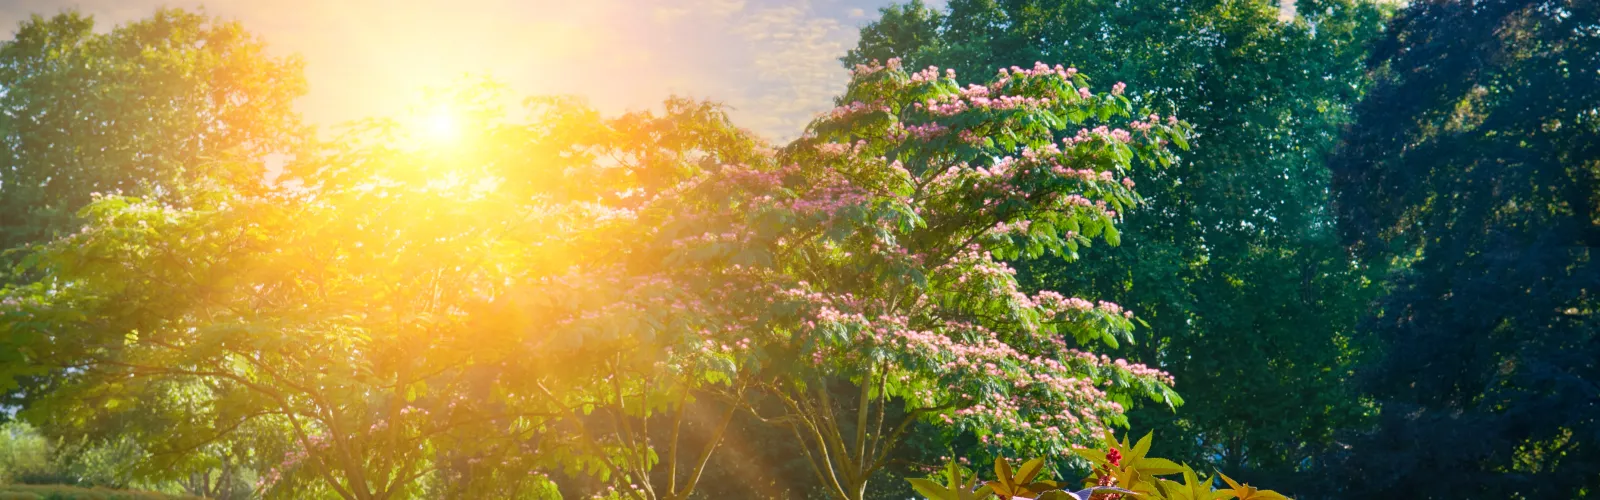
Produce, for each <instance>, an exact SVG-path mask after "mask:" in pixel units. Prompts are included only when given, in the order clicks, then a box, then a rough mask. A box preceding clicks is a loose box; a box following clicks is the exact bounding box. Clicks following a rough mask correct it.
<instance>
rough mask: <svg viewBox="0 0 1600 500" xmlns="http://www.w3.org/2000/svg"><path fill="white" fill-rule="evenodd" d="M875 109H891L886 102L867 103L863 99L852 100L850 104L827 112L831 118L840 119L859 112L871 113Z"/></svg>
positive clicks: (884, 110)
mask: <svg viewBox="0 0 1600 500" xmlns="http://www.w3.org/2000/svg"><path fill="white" fill-rule="evenodd" d="M873 111H883V112H888V111H889V106H888V105H885V104H883V103H881V102H875V103H865V102H861V101H851V102H850V104H846V105H843V106H839V107H836V108H833V109H832V110H829V111H828V113H827V116H828V118H831V119H834V120H840V119H844V118H849V117H851V116H855V115H858V114H863V113H870V112H873Z"/></svg>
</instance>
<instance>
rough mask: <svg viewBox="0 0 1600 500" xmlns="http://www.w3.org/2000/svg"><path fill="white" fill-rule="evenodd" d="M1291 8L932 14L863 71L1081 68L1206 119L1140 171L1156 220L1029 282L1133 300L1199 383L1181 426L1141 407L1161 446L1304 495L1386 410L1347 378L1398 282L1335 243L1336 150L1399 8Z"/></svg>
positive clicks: (1022, 5) (1052, 0) (1163, 352)
mask: <svg viewBox="0 0 1600 500" xmlns="http://www.w3.org/2000/svg"><path fill="white" fill-rule="evenodd" d="M1278 3H1279V2H1268V1H1253V0H1133V1H1127V0H1119V1H1114V2H1113V1H1109V0H1106V1H1101V0H1024V1H1007V2H995V1H981V0H951V1H950V2H948V5H947V8H945V9H942V10H934V9H928V8H926V7H925V6H923V5H922V4H920V3H915V2H913V3H910V4H906V5H903V6H896V7H893V8H891V9H889V10H886V11H885V12H884V16H883V18H882V19H881V20H880V21H878V22H875V23H873V24H870V25H868V26H866V27H865V28H863V29H862V37H861V42H860V44H858V46H857V47H856V48H854V49H852V50H851V52H850V54H849V55H848V56H847V57H845V58H844V61H845V63H846V64H847V65H853V64H859V63H861V62H863V61H867V60H873V59H880V60H881V59H887V58H890V57H900V58H903V59H904V61H905V63H906V64H908V65H915V66H922V65H937V66H939V67H941V68H944V67H948V68H954V69H955V70H957V72H958V73H962V74H971V73H980V74H981V73H988V72H991V71H994V69H995V68H999V67H1010V66H1013V65H1017V66H1023V67H1027V66H1028V65H1031V64H1032V62H1033V61H1036V60H1044V61H1061V62H1064V63H1070V64H1071V65H1072V66H1075V67H1077V68H1078V69H1080V70H1082V71H1083V72H1084V73H1086V74H1091V75H1094V76H1096V77H1097V88H1104V87H1105V86H1107V85H1109V84H1111V83H1114V82H1118V81H1122V82H1126V83H1127V84H1128V89H1129V99H1130V100H1132V101H1133V102H1135V103H1137V104H1138V105H1141V106H1148V107H1151V108H1154V109H1156V110H1158V111H1160V112H1162V113H1169V112H1170V113H1175V114H1177V115H1179V116H1182V117H1183V118H1184V119H1185V120H1187V121H1188V122H1190V123H1192V124H1193V125H1194V128H1195V131H1196V132H1197V134H1198V135H1199V136H1200V137H1201V138H1202V139H1203V140H1201V141H1199V142H1197V143H1196V144H1195V146H1194V148H1193V149H1190V150H1188V151H1184V152H1181V153H1180V154H1179V155H1178V161H1176V162H1175V163H1174V164H1173V165H1171V166H1169V167H1167V168H1162V169H1139V170H1134V171H1133V172H1132V173H1131V174H1130V176H1131V177H1132V178H1133V179H1134V180H1135V181H1136V182H1137V185H1138V191H1139V193H1140V195H1142V196H1143V197H1144V199H1145V201H1146V206H1147V207H1148V208H1146V209H1142V210H1136V211H1133V212H1130V213H1129V214H1128V215H1127V217H1126V219H1125V220H1124V221H1122V223H1121V224H1119V225H1118V229H1119V232H1120V239H1121V241H1122V242H1123V243H1124V244H1123V245H1120V246H1104V245H1102V246H1096V247H1093V248H1087V249H1083V250H1081V251H1080V252H1078V253H1076V254H1075V255H1071V256H1069V257H1081V258H1082V261H1081V262H1079V263H1076V264H1072V265H1066V264H1065V263H1064V261H1063V259H1055V258H1044V259H1020V261H1019V262H1017V267H1018V269H1019V274H1018V275H1019V279H1020V280H1021V281H1022V282H1023V283H1024V285H1025V287H1026V288H1037V289H1054V290H1075V291H1078V292H1079V293H1082V294H1083V295H1085V296H1087V297H1093V298H1101V299H1106V300H1114V301H1116V302H1117V303H1119V304H1122V305H1123V306H1125V307H1128V308H1130V309H1131V310H1133V311H1136V312H1137V313H1138V314H1139V317H1140V318H1141V319H1142V320H1143V321H1145V322H1147V323H1148V325H1149V327H1150V328H1148V329H1146V331H1147V332H1149V338H1148V339H1145V341H1143V342H1140V343H1139V344H1138V345H1135V346H1129V347H1125V348H1124V349H1123V350H1122V352H1125V353H1127V356H1128V357H1129V358H1130V359H1135V360H1139V361H1142V362H1145V363H1147V364H1150V365H1152V366H1156V367H1159V368H1162V369H1164V370H1168V371H1170V372H1171V373H1172V374H1173V375H1174V376H1175V378H1176V379H1177V380H1179V381H1180V382H1183V381H1191V382H1186V383H1187V384H1189V385H1186V386H1185V387H1186V389H1184V390H1183V391H1182V392H1183V394H1184V398H1185V399H1186V400H1187V401H1189V402H1190V404H1189V405H1188V406H1187V407H1186V408H1185V409H1184V410H1182V411H1180V412H1179V413H1178V416H1177V418H1174V417H1173V416H1172V414H1171V412H1168V411H1165V409H1163V408H1159V407H1150V408H1145V409H1134V410H1132V411H1131V413H1130V419H1131V420H1132V421H1133V422H1134V425H1135V426H1138V427H1147V428H1154V429H1158V430H1159V431H1160V432H1161V433H1162V434H1163V435H1166V436H1173V437H1174V439H1170V440H1166V441H1164V442H1163V443H1160V444H1158V445H1157V446H1158V447H1161V450H1160V451H1162V452H1163V453H1164V454H1167V455H1169V456H1174V457H1178V458H1181V459H1183V460H1186V461H1190V462H1193V463H1211V464H1213V465H1218V466H1226V467H1227V468H1228V469H1230V470H1239V471H1241V473H1245V474H1247V475H1254V474H1261V475H1263V476H1271V477H1274V478H1277V479H1278V480H1282V481H1285V482H1286V484H1289V485H1291V486H1298V485H1297V484H1296V483H1297V481H1296V480H1295V479H1296V478H1295V477H1294V476H1295V474H1296V472H1295V471H1297V470H1299V469H1300V467H1301V465H1302V464H1304V463H1305V462H1306V461H1307V460H1315V459H1316V458H1315V457H1320V456H1321V454H1322V452H1323V451H1325V450H1327V449H1328V447H1329V446H1331V445H1333V443H1334V436H1335V433H1336V432H1337V431H1338V430H1340V429H1348V428H1352V427H1358V426H1360V425H1362V422H1363V421H1364V420H1363V419H1364V416H1363V415H1364V413H1365V412H1366V411H1367V410H1366V408H1365V407H1364V406H1363V403H1362V400H1361V399H1360V397H1359V395H1357V394H1354V393H1352V391H1350V390H1349V389H1347V386H1348V384H1347V381H1348V380H1349V378H1350V377H1349V374H1350V370H1351V369H1352V367H1353V366H1354V365H1355V364H1356V363H1358V362H1359V361H1360V360H1361V355H1362V353H1363V352H1366V351H1367V348H1366V346H1367V345H1368V344H1369V341H1368V339H1366V338H1365V337H1364V336H1363V335H1362V334H1361V333H1360V331H1359V330H1358V329H1357V328H1356V326H1357V321H1358V319H1359V318H1360V317H1361V315H1362V314H1364V312H1365V307H1366V305H1367V304H1368V303H1369V302H1370V300H1371V299H1372V297H1374V295H1375V294H1376V293H1378V291H1379V290H1378V289H1377V288H1376V287H1373V286H1368V280H1369V278H1368V276H1369V274H1370V271H1368V270H1366V269H1365V268H1364V267H1363V266H1362V264H1360V262H1359V261H1358V260H1357V259H1354V258H1352V256H1351V255H1350V254H1349V252H1347V251H1346V250H1345V249H1344V248H1342V247H1341V246H1340V242H1339V241H1338V237H1337V234H1335V232H1334V224H1333V214H1332V212H1331V210H1330V208H1329V202H1330V200H1329V191H1330V186H1329V181H1328V171H1327V169H1326V167H1325V165H1324V160H1323V158H1324V156H1325V154H1326V153H1327V152H1328V151H1329V150H1330V149H1332V147H1333V145H1334V144H1335V143H1336V140H1337V138H1338V134H1339V132H1340V131H1341V129H1342V127H1343V126H1344V125H1345V124H1347V123H1348V122H1349V120H1350V107H1351V106H1352V105H1353V103H1354V102H1355V101H1356V99H1357V98H1358V97H1359V96H1360V95H1361V93H1362V92H1363V91H1365V89H1366V88H1367V87H1368V84H1367V78H1366V76H1365V75H1364V74H1363V72H1362V65H1361V62H1362V60H1363V59H1364V58H1365V57H1366V50H1365V49H1366V47H1367V45H1368V43H1369V41H1370V40H1372V39H1374V38H1375V37H1376V36H1377V35H1378V33H1379V29H1380V28H1381V20H1382V18H1383V12H1382V10H1381V9H1380V8H1379V7H1378V6H1376V5H1374V4H1373V3H1370V2H1364V1H1349V0H1330V1H1323V0H1316V1H1299V2H1295V4H1296V5H1295V8H1296V10H1297V11H1298V13H1299V14H1298V16H1296V17H1294V18H1293V19H1288V20H1280V19H1279V16H1280V11H1279V9H1278V6H1277V5H1278ZM1223 353H1225V354H1223ZM1306 486H1307V487H1309V486H1310V485H1306Z"/></svg>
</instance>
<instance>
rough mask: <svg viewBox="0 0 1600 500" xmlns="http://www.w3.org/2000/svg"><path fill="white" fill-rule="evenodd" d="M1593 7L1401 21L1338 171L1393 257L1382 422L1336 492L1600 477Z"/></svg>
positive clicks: (1585, 491)
mask: <svg viewBox="0 0 1600 500" xmlns="http://www.w3.org/2000/svg"><path fill="white" fill-rule="evenodd" d="M1597 20H1600V12H1597V11H1596V6H1595V5H1594V4H1591V3H1583V2H1565V1H1466V2H1458V1H1434V2H1420V3H1415V4H1412V5H1411V6H1410V7H1408V8H1407V9H1406V10H1405V11H1403V12H1402V13H1401V14H1400V15H1398V16H1397V17H1395V19H1394V20H1393V21H1392V22H1391V24H1390V27H1389V30H1388V35H1387V36H1386V37H1385V39H1384V41H1383V43H1381V44H1379V45H1378V47H1377V50H1376V51H1375V53H1374V54H1373V57H1372V60H1371V71H1372V72H1373V74H1374V75H1375V76H1376V79H1377V82H1378V83H1377V85H1376V86H1375V87H1374V88H1373V91H1372V93H1371V94H1370V95H1369V96H1368V97H1367V99H1366V100H1365V101H1364V102H1362V104H1361V106H1360V107H1359V108H1358V114H1357V116H1358V120H1357V121H1356V123H1355V124H1354V126H1352V127H1351V128H1350V129H1349V132H1348V134H1347V135H1346V138H1345V143H1344V144H1343V145H1342V147H1341V148H1340V152H1339V155H1338V157H1337V158H1336V160H1335V161H1334V163H1333V166H1334V173H1335V180H1336V183H1335V186H1336V187H1337V188H1338V191H1337V192H1338V201H1339V205H1338V207H1339V214H1340V222H1341V226H1342V227H1343V229H1344V230H1345V232H1346V235H1347V237H1348V238H1349V241H1350V242H1351V243H1352V244H1354V245H1356V246H1357V247H1358V248H1360V249H1361V250H1362V251H1363V252H1366V253H1368V254H1369V255H1373V256H1375V258H1378V259H1389V261H1390V262H1392V267H1393V269H1394V272H1393V274H1392V276H1391V277H1390V279H1389V281H1388V286H1389V287H1390V288H1391V289H1392V291H1391V292H1390V293H1389V295H1388V296H1386V297H1385V298H1384V299H1383V301H1382V302H1381V303H1380V307H1379V308H1378V310H1377V313H1376V315H1375V316H1374V317H1373V318H1372V320H1371V323H1370V327H1371V328H1372V329H1373V330H1374V331H1375V332H1376V333H1377V335H1378V337H1379V338H1380V339H1381V340H1382V345H1383V350H1382V352H1383V357H1382V359H1381V360H1379V361H1378V362H1376V363H1374V364H1373V365H1372V366H1371V367H1369V369H1368V371H1367V373H1366V375H1365V377H1364V380H1365V384H1364V385H1363V386H1364V388H1365V389H1366V391H1367V392H1368V393H1369V394H1371V395H1372V396H1373V397H1374V398H1376V399H1377V400H1378V401H1379V402H1380V403H1381V404H1382V418H1381V420H1380V422H1379V425H1377V426H1376V428H1375V429H1373V430H1372V432H1370V433H1365V434H1362V435H1360V436H1358V438H1357V439H1355V440H1354V441H1352V442H1351V448H1350V450H1349V452H1348V453H1347V454H1345V456H1344V460H1343V462H1342V463H1340V464H1338V465H1339V467H1338V469H1339V472H1340V473H1341V476H1340V477H1341V478H1342V479H1341V480H1340V483H1341V484H1343V485H1344V486H1345V488H1346V489H1345V490H1344V491H1342V492H1337V493H1334V494H1335V495H1337V496H1340V497H1344V498H1349V497H1356V496H1361V495H1367V496H1375V497H1412V498H1458V497H1494V496H1504V497H1513V496H1520V497H1526V498H1581V497H1585V496H1587V495H1592V492H1594V491H1596V488H1597V486H1600V484H1597V481H1600V465H1596V464H1600V455H1597V452H1596V450H1600V442H1597V441H1596V439H1595V436H1597V435H1600V434H1597V433H1596V432H1597V430H1600V429H1597V428H1596V422H1597V419H1596V415H1597V414H1596V410H1595V405H1594V402H1595V398H1596V396H1597V392H1596V388H1595V381H1596V380H1600V372H1596V366H1595V363H1594V360H1595V359H1596V358H1597V355H1600V352H1597V350H1596V349H1597V348H1596V346H1597V345H1600V344H1597V343H1596V339H1597V337H1596V329H1595V323H1594V320H1593V319H1592V313H1591V312H1592V311H1593V309H1594V299H1593V290H1594V289H1595V286H1596V285H1597V283H1596V280H1597V276H1600V275H1597V274H1596V268H1595V266H1594V264H1593V256H1592V255H1591V249H1592V248H1594V247H1595V245H1596V243H1597V242H1600V240H1597V239H1596V236H1597V235H1600V232H1597V231H1596V229H1597V226H1596V223H1595V221H1596V220H1597V219H1596V218H1595V217H1596V207H1597V206H1600V205H1597V204H1596V201H1597V198H1596V195H1597V193H1600V190H1597V186H1596V176H1595V171H1594V158H1596V157H1597V151H1596V150H1595V148H1596V144H1597V142H1596V141H1595V138H1596V131H1597V128H1596V124H1595V120H1594V114H1595V111H1596V110H1595V103H1596V102H1600V101H1597V98H1600V78H1597V75H1596V74H1595V73H1594V71H1592V70H1590V69H1584V70H1582V71H1579V70H1578V68H1594V67H1596V66H1597V65H1600V42H1597V41H1596V38H1595V37H1594V35H1593V26H1594V24H1595V22H1596V21H1597Z"/></svg>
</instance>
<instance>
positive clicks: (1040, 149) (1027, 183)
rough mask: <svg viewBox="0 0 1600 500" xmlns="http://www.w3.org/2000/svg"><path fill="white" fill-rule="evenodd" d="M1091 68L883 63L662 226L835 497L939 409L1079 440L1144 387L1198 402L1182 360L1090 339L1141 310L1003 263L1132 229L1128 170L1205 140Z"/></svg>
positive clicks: (697, 185)
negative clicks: (1124, 222)
mask: <svg viewBox="0 0 1600 500" xmlns="http://www.w3.org/2000/svg"><path fill="white" fill-rule="evenodd" d="M1086 85H1087V80H1086V79H1085V78H1084V77H1083V76H1082V75H1078V74H1076V73H1075V72H1072V71H1068V70H1066V69H1065V68H1061V67H1059V66H1057V67H1049V66H1045V65H1042V64H1040V65H1036V66H1034V67H1032V68H1030V69H1028V70H1022V71H1017V72H1013V73H1002V74H1000V75H998V76H997V77H996V79H995V80H994V81H992V82H991V83H990V84H988V85H971V86H967V87H961V86H960V85H959V84H958V83H957V81H956V80H955V79H954V75H953V74H946V73H941V72H939V71H937V70H934V69H931V68H930V69H927V70H923V71H918V72H915V73H907V72H905V71H903V70H901V69H900V68H899V67H898V66H897V63H895V62H893V61H891V62H890V63H889V65H888V66H882V65H877V66H873V65H864V66H861V67H858V68H857V70H856V74H855V77H854V78H853V80H852V83H851V85H850V87H849V89H848V90H847V91H846V92H845V94H844V96H843V97H842V98H841V99H840V104H841V105H840V107H838V108H836V109H834V110H833V111H831V112H830V113H828V114H826V115H825V116H824V117H823V118H821V119H819V120H818V121H817V122H815V123H814V124H813V125H812V126H811V127H810V128H809V129H808V130H809V132H808V133H807V135H806V136H805V137H803V138H801V139H800V140H797V141H796V142H794V143H792V144H790V145H789V146H787V147H785V148H784V149H783V150H782V151H780V153H779V154H778V161H777V162H776V165H777V167H776V168H774V169H768V170H762V169H759V168H732V167H727V168H723V169H721V170H720V171H717V172H713V173H712V174H711V175H710V177H709V178H707V179H705V180H702V181H698V182H692V183H690V184H688V185H686V186H684V188H683V189H684V190H685V193H684V194H683V195H681V196H680V201H678V202H677V203H676V204H673V205H668V207H670V208H669V209H666V210H665V211H664V213H665V214H668V215H667V216H666V218H665V219H663V220H662V222H659V223H654V224H650V225H649V226H650V227H658V228H661V229H659V230H657V231H655V232H653V234H659V236H658V237H657V238H658V239H659V240H661V241H665V242H669V243H671V245H672V246H671V247H669V248H670V249H671V251H670V252H667V254H666V256H667V257H668V259H669V260H668V261H667V265H665V266H662V267H663V268H665V269H671V270H672V271H673V272H674V273H680V274H679V275H680V276H683V277H680V278H677V280H676V281H677V282H680V283H694V284H695V285H691V286H688V287H683V288H687V289H697V288H700V287H704V288H706V289H707V290H706V291H707V292H708V293H709V294H710V297H709V300H705V301H704V302H705V303H707V304H715V305H716V306H715V307H716V308H718V309H719V312H717V313H716V314H714V315H712V316H724V315H729V314H731V315H732V316H731V320H729V321H725V322H724V323H723V325H719V326H722V328H712V329H708V331H707V332H706V335H710V336H711V338H712V339H714V340H715V343H711V344H708V345H707V347H710V348H711V350H712V351H713V352H716V351H719V350H720V351H722V352H726V353H729V354H730V355H731V357H732V358H733V361H734V362H733V364H732V366H731V367H730V368H729V369H730V370H736V371H734V372H733V373H731V374H730V375H729V378H730V380H731V381H732V382H731V383H730V384H729V385H730V386H731V387H733V388H734V389H735V390H734V391H731V393H728V394H727V397H729V399H738V400H742V401H744V402H745V404H747V405H748V409H749V411H751V412H753V413H755V414H757V415H760V416H761V417H762V418H764V419H766V420H767V421H769V422H772V423H776V424H778V425H782V426H785V427H787V428H788V429H789V430H790V431H791V432H792V433H793V437H794V438H795V440H796V442H797V443H799V444H800V450H801V451H802V453H803V454H804V456H805V457H806V458H807V460H808V461H810V462H811V468H812V472H813V475H814V477H815V479H816V480H817V481H819V482H821V483H822V484H824V485H825V489H826V491H827V492H828V494H829V495H830V496H833V497H836V498H841V499H859V498H862V496H863V495H864V493H865V491H866V489H867V485H868V483H869V482H870V481H871V480H872V479H873V478H874V476H875V475H877V474H878V473H879V472H880V471H882V470H883V468H884V467H885V465H886V463H887V458H888V457H889V455H890V454H891V453H892V452H893V451H894V450H895V449H896V447H897V445H898V443H899V441H900V440H901V439H902V438H903V437H904V433H905V431H906V429H908V428H909V426H911V425H912V424H913V423H915V422H917V421H919V420H923V421H928V422H932V423H935V424H938V425H942V426H945V427H949V428H953V429H955V430H957V431H959V432H963V433H968V434H970V435H972V436H975V437H976V438H978V439H981V440H982V441H983V442H984V443H986V444H987V445H988V446H993V447H994V448H995V449H1024V450H1037V451H1040V452H1043V453H1055V454H1056V455H1058V456H1059V455H1061V453H1059V452H1064V451H1065V450H1066V449H1068V448H1069V447H1070V446H1072V445H1073V444H1074V443H1082V442H1087V440H1089V439H1092V438H1091V436H1098V435H1099V431H1101V430H1103V429H1106V428H1107V427H1108V426H1112V425H1118V424H1119V423H1121V422H1122V416H1121V414H1122V412H1123V410H1124V408H1125V407H1126V406H1127V405H1130V404H1131V403H1132V401H1133V400H1134V398H1144V397H1152V398H1154V399H1155V400H1156V401H1157V402H1161V403H1165V404H1166V405H1167V406H1169V407H1170V406H1172V405H1176V404H1178V403H1179V402H1180V400H1179V399H1178V398H1177V396H1176V394H1174V393H1173V392H1172V391H1171V390H1170V389H1169V388H1168V384H1170V379H1169V378H1168V377H1167V376H1166V375H1165V374H1164V373H1161V372H1158V371H1155V370H1151V369H1149V368H1146V367H1144V366H1141V365H1137V364H1129V363H1126V362H1124V361H1122V360H1116V361H1112V360H1111V359H1110V358H1107V357H1104V356H1096V355H1094V354H1090V353H1089V352H1087V351H1086V350H1087V349H1092V348H1094V347H1095V346H1097V345H1100V344H1102V343H1104V344H1109V345H1117V344H1118V343H1119V342H1127V341H1130V340H1131V333H1130V330H1131V328H1132V322H1131V320H1130V319H1128V316H1129V315H1127V314H1125V313H1124V311H1122V310H1121V309H1120V308H1119V307H1117V306H1116V305H1115V304H1111V303H1108V302H1101V303H1098V304H1096V303H1094V302H1090V301H1086V300H1082V299H1077V298H1068V297H1066V296H1063V295H1061V294H1059V293H1056V292H1050V291H1046V292H1040V293H1038V294H1031V295H1030V294H1026V293H1023V292H1022V291H1021V290H1019V289H1018V288H1017V286H1016V281H1015V278H1014V277H1013V276H1012V275H1011V271H1010V270H1009V269H1008V268H1007V267H1006V266H1005V265H1004V264H1002V263H1001V262H1000V260H998V259H999V258H1002V257H1015V256H1021V255H1043V254H1046V253H1057V254H1061V255H1070V254H1072V253H1074V252H1076V251H1078V249H1080V248H1082V247H1083V246H1085V245H1088V244H1090V243H1091V241H1093V239H1099V238H1103V239H1105V240H1106V241H1109V242H1111V243H1113V244H1114V243H1116V241H1117V238H1118V233H1117V230H1116V228H1115V225H1114V222H1115V220H1116V219H1117V218H1118V217H1119V215H1118V214H1119V213H1121V212H1123V211H1126V210H1130V209H1132V208H1133V206H1134V204H1135V198H1134V194H1133V192H1132V190H1131V187H1130V184H1129V183H1128V181H1127V180H1126V179H1125V178H1123V177H1122V176H1121V174H1122V173H1124V172H1125V171H1127V170H1129V169H1131V168H1132V167H1133V165H1134V164H1135V162H1136V161H1137V162H1139V163H1138V164H1140V165H1147V166H1153V165H1155V164H1158V163H1163V162H1166V161H1170V157H1169V156H1168V155H1169V153H1167V152H1166V150H1165V147H1166V145H1167V144H1169V142H1176V143H1178V144H1180V145H1182V144H1186V142H1185V141H1186V137H1187V125H1186V124H1183V123H1182V122H1179V121H1178V120H1177V119H1176V118H1173V117H1165V118H1157V117H1153V116H1147V115H1146V114H1142V113H1134V112H1133V108H1132V106H1131V103H1129V102H1128V101H1127V100H1126V99H1125V98H1124V97H1122V96H1121V95H1120V88H1119V89H1118V91H1115V92H1110V93H1104V94H1093V93H1090V92H1089V91H1088V90H1087V88H1086ZM1122 120H1126V121H1122ZM1111 126H1118V127H1120V126H1127V127H1129V129H1128V130H1124V129H1122V128H1116V129H1112V128H1110V127H1111ZM1075 128H1076V129H1077V130H1074V129H1075ZM1130 130H1131V132H1130ZM1074 132H1076V134H1075V135H1074ZM707 283H709V284H713V285H714V286H706V285H704V284H707ZM841 385H842V386H844V387H845V388H847V389H846V390H845V391H844V392H845V393H847V394H849V393H855V396H854V397H848V396H847V397H846V398H845V399H842V400H841V399H836V397H835V394H836V393H837V392H839V391H836V390H835V389H836V388H838V387H839V386H841ZM897 402H899V403H903V404H904V409H903V410H902V411H901V413H902V415H900V416H899V418H898V421H891V420H888V418H887V416H888V410H889V407H890V406H891V405H893V404H895V403H897Z"/></svg>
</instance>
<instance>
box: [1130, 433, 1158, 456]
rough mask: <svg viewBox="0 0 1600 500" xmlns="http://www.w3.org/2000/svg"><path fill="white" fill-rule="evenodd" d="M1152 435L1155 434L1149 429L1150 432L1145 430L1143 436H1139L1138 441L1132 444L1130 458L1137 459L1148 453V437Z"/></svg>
mask: <svg viewBox="0 0 1600 500" xmlns="http://www.w3.org/2000/svg"><path fill="white" fill-rule="evenodd" d="M1154 435H1155V432H1154V431H1151V432H1146V433H1145V434H1144V437H1142V438H1139V443H1138V444H1135V445H1133V452H1132V453H1131V455H1132V457H1130V458H1132V459H1133V460H1139V459H1142V458H1144V455H1145V454H1146V453H1150V439H1151V438H1152V437H1153V436H1154Z"/></svg>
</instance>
